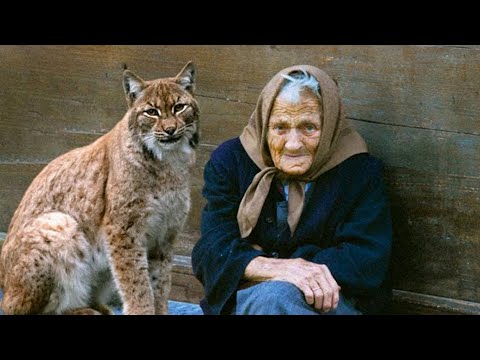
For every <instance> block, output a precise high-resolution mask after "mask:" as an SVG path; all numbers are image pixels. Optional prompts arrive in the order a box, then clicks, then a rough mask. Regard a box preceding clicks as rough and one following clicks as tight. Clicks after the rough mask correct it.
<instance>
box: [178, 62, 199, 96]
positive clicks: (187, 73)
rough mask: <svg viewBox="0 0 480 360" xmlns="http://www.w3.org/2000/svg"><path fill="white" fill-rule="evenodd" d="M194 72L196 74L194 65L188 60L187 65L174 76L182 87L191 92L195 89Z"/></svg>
mask: <svg viewBox="0 0 480 360" xmlns="http://www.w3.org/2000/svg"><path fill="white" fill-rule="evenodd" d="M196 74H197V71H196V69H195V65H194V64H193V62H191V61H189V62H188V63H187V65H185V66H184V68H183V69H182V71H180V72H179V73H178V75H177V76H176V77H175V81H176V82H177V84H179V85H180V86H181V87H182V88H183V89H185V90H186V91H188V92H189V93H191V94H193V93H194V91H195V76H196Z"/></svg>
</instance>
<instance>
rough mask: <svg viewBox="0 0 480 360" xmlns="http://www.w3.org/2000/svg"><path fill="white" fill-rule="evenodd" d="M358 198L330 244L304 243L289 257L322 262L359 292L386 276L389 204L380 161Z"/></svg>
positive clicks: (342, 282)
mask: <svg viewBox="0 0 480 360" xmlns="http://www.w3.org/2000/svg"><path fill="white" fill-rule="evenodd" d="M368 177H369V178H368V180H367V181H366V185H365V186H364V188H363V189H362V191H361V192H360V194H361V195H360V196H359V199H358V201H356V202H354V205H353V208H352V210H351V211H350V212H349V214H348V215H347V217H346V218H345V220H344V221H342V222H341V223H340V224H339V225H338V226H337V228H336V231H335V241H334V243H335V244H337V245H336V246H333V247H328V248H321V247H319V246H316V245H313V244H305V245H302V246H300V247H299V248H297V250H296V251H295V252H294V253H293V254H292V256H291V257H292V258H303V259H305V260H309V261H313V262H315V263H318V264H325V265H326V266H327V267H328V269H329V270H330V272H331V273H332V275H333V277H334V278H335V280H336V281H337V283H339V285H340V286H341V287H342V288H344V289H348V290H350V291H354V292H359V291H360V292H362V291H364V290H369V289H375V288H378V287H379V286H380V285H381V284H382V282H383V281H384V280H385V277H386V275H387V271H388V265H389V261H390V253H391V246H392V223H391V215H390V206H389V202H388V198H387V195H386V193H385V186H384V182H383V165H382V164H381V162H378V163H376V165H375V166H374V167H373V171H371V172H369V174H368Z"/></svg>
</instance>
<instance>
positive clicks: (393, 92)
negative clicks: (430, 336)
mask: <svg viewBox="0 0 480 360" xmlns="http://www.w3.org/2000/svg"><path fill="white" fill-rule="evenodd" d="M0 56H1V58H2V64H3V65H4V66H2V67H1V68H0V83H1V84H2V89H3V90H2V96H1V98H2V112H1V114H0V231H4V232H5V231H6V230H7V228H8V224H9V222H10V219H11V216H12V214H13V212H14V210H15V208H16V207H17V205H18V203H19V201H20V199H21V197H22V195H23V193H24V191H25V190H26V188H27V187H28V185H29V184H30V182H31V181H32V179H33V178H34V176H35V175H36V174H37V173H38V172H39V171H40V170H41V169H42V168H43V166H45V164H47V163H48V162H49V161H50V160H52V159H53V158H55V157H56V156H58V155H60V154H62V153H64V152H66V151H68V150H70V149H72V148H74V147H78V146H82V145H85V144H87V143H90V142H91V141H93V140H95V139H97V138H98V137H99V136H100V135H102V134H104V133H105V132H106V131H108V130H109V129H111V128H112V127H113V126H114V124H115V123H116V122H117V121H118V120H119V119H120V118H121V117H122V116H123V114H124V110H125V100H124V95H123V90H122V86H121V74H122V71H123V65H124V64H127V65H128V67H129V68H130V69H132V70H133V71H135V72H136V73H137V74H138V75H140V76H142V77H144V78H146V79H149V78H156V77H159V76H170V75H172V74H176V73H177V72H178V69H179V68H180V67H181V66H183V65H184V64H185V63H186V61H188V60H193V61H194V62H195V64H196V65H197V69H198V81H197V98H198V101H199V105H200V108H201V137H200V146H199V150H198V156H197V165H196V167H195V169H194V172H193V176H192V202H193V206H192V211H191V213H190V215H189V219H188V222H187V226H186V228H185V232H184V234H183V236H182V237H181V239H180V241H179V242H178V244H177V246H176V249H175V250H176V254H177V256H176V257H175V266H174V269H173V271H174V272H173V287H172V298H173V299H178V300H182V301H191V302H198V301H199V299H200V298H201V291H202V290H201V287H200V285H199V283H198V281H197V280H196V279H195V278H194V277H193V275H192V273H191V268H190V258H189V256H190V254H191V250H192V247H193V245H194V244H195V242H196V241H197V239H198V238H199V233H198V231H199V228H200V212H201V209H202V207H203V205H204V199H203V198H202V196H201V189H202V186H203V167H204V165H205V163H206V162H207V160H208V159H209V157H210V154H211V152H212V151H213V150H214V149H215V148H216V147H217V146H218V145H219V144H220V143H222V142H223V141H225V140H226V139H229V138H232V137H234V136H238V135H239V134H240V133H241V131H242V129H243V127H244V126H245V124H246V123H247V120H248V118H249V116H250V114H251V112H252V111H253V109H254V107H255V103H256V101H257V97H258V95H259V93H260V91H261V90H262V88H263V86H264V85H265V84H266V83H267V81H268V80H269V79H270V78H271V76H272V75H273V74H275V73H276V72H277V71H279V70H280V69H282V68H285V67H287V66H290V65H294V64H301V63H303V64H312V65H316V66H318V67H321V68H323V69H324V70H326V71H327V72H328V73H329V74H331V75H332V76H333V77H335V78H336V80H337V81H338V84H339V87H340V91H341V95H342V98H343V103H344V107H345V113H346V115H347V118H348V119H349V120H350V121H351V122H352V123H353V124H354V126H355V127H356V128H357V129H358V131H359V132H360V133H361V135H362V136H363V137H364V138H365V140H366V142H367V144H368V145H369V150H370V152H371V153H372V154H373V155H375V156H378V157H379V158H381V159H382V160H383V161H384V162H385V180H386V184H387V186H388V191H389V197H390V199H391V204H392V215H393V221H394V248H393V253H392V274H393V284H394V288H395V291H394V309H393V312H394V313H402V314H403V313H408V314H410V313H422V314H423V313H425V314H438V313H442V314H443V313H446V314H480V309H479V304H480V280H479V279H480V257H479V256H478V254H480V221H479V214H480V166H478V165H479V164H480V151H478V149H480V92H479V89H478V84H479V83H480V72H479V71H478V63H479V61H480V46H455V45H452V46H425V45H409V46H407V45H404V46H403V45H402V46H347V45H345V46H343V45H326V46H299V45H291V46H277V45H271V46H266V45H261V46H216V45H209V46H203V45H198V46H188V45H185V46H53V45H51V46H50V45H49V46H0ZM26 69H27V70H26Z"/></svg>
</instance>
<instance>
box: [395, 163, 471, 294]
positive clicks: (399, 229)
mask: <svg viewBox="0 0 480 360" xmlns="http://www.w3.org/2000/svg"><path fill="white" fill-rule="evenodd" d="M386 178H387V186H388V188H389V195H390V200H391V204H392V216H393V225H394V233H395V240H394V249H393V256H392V271H393V280H394V285H395V287H396V288H397V289H401V290H407V291H412V292H419V293H425V294H430V295H436V296H443V297H449V298H455V299H461V300H467V301H474V302H480V262H479V261H478V259H479V258H480V241H479V234H480V221H479V219H480V179H478V178H469V177H460V176H440V175H435V174H428V173H426V172H420V171H415V170H410V169H402V168H387V170H386Z"/></svg>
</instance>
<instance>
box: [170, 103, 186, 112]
mask: <svg viewBox="0 0 480 360" xmlns="http://www.w3.org/2000/svg"><path fill="white" fill-rule="evenodd" d="M186 108H187V104H176V105H175V106H174V107H173V113H174V114H180V113H181V112H182V111H183V110H185V109H186Z"/></svg>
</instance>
